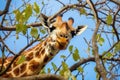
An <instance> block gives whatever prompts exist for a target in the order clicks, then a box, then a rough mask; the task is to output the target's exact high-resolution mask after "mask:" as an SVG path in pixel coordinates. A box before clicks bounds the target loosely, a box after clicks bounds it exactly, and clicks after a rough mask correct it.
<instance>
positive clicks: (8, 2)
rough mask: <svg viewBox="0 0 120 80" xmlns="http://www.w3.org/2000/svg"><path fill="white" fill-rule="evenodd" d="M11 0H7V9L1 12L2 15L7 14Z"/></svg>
mask: <svg viewBox="0 0 120 80" xmlns="http://www.w3.org/2000/svg"><path fill="white" fill-rule="evenodd" d="M10 3H11V0H7V3H6V6H5V9H4V10H3V11H1V12H0V16H2V15H3V14H6V13H7V12H8V10H9V6H10Z"/></svg>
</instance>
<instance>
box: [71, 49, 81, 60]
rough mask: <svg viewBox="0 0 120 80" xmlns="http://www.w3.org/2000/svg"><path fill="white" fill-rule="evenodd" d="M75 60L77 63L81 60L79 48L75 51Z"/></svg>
mask: <svg viewBox="0 0 120 80" xmlns="http://www.w3.org/2000/svg"><path fill="white" fill-rule="evenodd" d="M73 59H74V60H75V61H77V60H79V59H80V56H79V51H78V49H77V48H76V49H75V50H74V53H73Z"/></svg>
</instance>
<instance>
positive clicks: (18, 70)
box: [13, 68, 20, 76]
mask: <svg viewBox="0 0 120 80" xmlns="http://www.w3.org/2000/svg"><path fill="white" fill-rule="evenodd" d="M13 72H14V74H15V76H18V75H19V73H20V69H19V68H16V69H15V70H14V71H13Z"/></svg>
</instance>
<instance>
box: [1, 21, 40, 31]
mask: <svg viewBox="0 0 120 80" xmlns="http://www.w3.org/2000/svg"><path fill="white" fill-rule="evenodd" d="M26 26H27V27H28V28H30V27H31V26H32V27H39V26H42V24H41V22H36V23H31V24H27V25H26ZM1 30H4V31H15V30H16V26H2V27H0V31H1Z"/></svg>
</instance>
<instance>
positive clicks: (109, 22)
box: [106, 14, 113, 25]
mask: <svg viewBox="0 0 120 80" xmlns="http://www.w3.org/2000/svg"><path fill="white" fill-rule="evenodd" d="M112 22H113V19H112V15H110V14H109V15H108V16H107V17H106V23H107V24H108V25H110V24H112Z"/></svg>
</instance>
